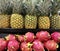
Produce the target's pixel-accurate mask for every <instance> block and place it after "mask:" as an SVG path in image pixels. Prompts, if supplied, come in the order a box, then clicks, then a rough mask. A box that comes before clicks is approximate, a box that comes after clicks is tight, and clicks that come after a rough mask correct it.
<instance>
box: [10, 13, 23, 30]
mask: <svg viewBox="0 0 60 51" xmlns="http://www.w3.org/2000/svg"><path fill="white" fill-rule="evenodd" d="M10 25H11V28H20V29H21V28H23V17H22V15H19V14H12V15H11V20H10Z"/></svg>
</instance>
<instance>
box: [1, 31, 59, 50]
mask: <svg viewBox="0 0 60 51" xmlns="http://www.w3.org/2000/svg"><path fill="white" fill-rule="evenodd" d="M59 43H60V32H53V33H51V34H50V33H49V32H47V31H40V32H37V33H36V35H35V34H34V33H32V32H27V33H25V35H18V34H15V35H13V34H9V35H7V36H6V37H5V38H0V51H4V50H5V49H7V51H18V50H19V51H46V50H45V49H47V51H56V50H57V49H58V48H59V45H58V44H59Z"/></svg>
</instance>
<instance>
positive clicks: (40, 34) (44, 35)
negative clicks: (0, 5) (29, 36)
mask: <svg viewBox="0 0 60 51" xmlns="http://www.w3.org/2000/svg"><path fill="white" fill-rule="evenodd" d="M36 38H37V39H38V40H40V41H42V42H45V41H48V40H49V39H50V38H51V36H50V34H49V33H48V32H47V31H40V32H37V33H36Z"/></svg>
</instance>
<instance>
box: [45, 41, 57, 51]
mask: <svg viewBox="0 0 60 51" xmlns="http://www.w3.org/2000/svg"><path fill="white" fill-rule="evenodd" d="M44 46H45V48H46V49H47V50H48V51H56V50H57V48H58V44H57V43H56V42H55V41H54V40H49V41H47V42H45V43H44Z"/></svg>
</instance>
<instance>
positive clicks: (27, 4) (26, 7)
mask: <svg viewBox="0 0 60 51" xmlns="http://www.w3.org/2000/svg"><path fill="white" fill-rule="evenodd" d="M30 10H31V0H23V2H22V10H21V13H22V14H23V15H26V14H27V13H29V12H30Z"/></svg>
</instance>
